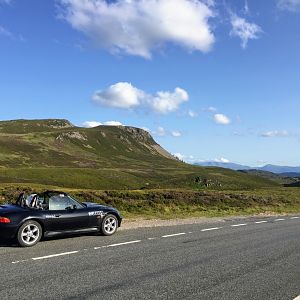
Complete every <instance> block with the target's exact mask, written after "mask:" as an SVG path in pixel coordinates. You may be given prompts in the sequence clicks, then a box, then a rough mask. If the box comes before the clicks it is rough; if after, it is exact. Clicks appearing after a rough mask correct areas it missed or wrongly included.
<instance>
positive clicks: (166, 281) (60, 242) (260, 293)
mask: <svg viewBox="0 0 300 300" xmlns="http://www.w3.org/2000/svg"><path fill="white" fill-rule="evenodd" d="M0 268H1V269H0V270H1V272H0V298H1V299H3V300H4V299H230V300H234V299H259V300H262V299H263V300H268V299H272V300H276V299H280V300H285V299H287V300H293V299H295V298H296V297H297V296H299V295H300V216H285V217H280V218H279V217H277V218H276V217H271V218H262V219H257V218H249V219H242V220H238V219H235V220H227V221H223V222H218V223H215V224H211V223H210V224H194V225H180V226H172V227H159V228H152V229H151V228H146V229H136V230H124V231H119V232H118V233H117V234H116V235H114V236H112V237H102V236H97V235H93V234H90V235H82V236H79V237H78V236H77V237H65V238H60V239H54V238H52V239H48V240H46V241H43V242H40V243H39V244H38V245H37V246H35V247H33V248H19V247H16V246H13V245H7V244H6V243H5V242H4V241H2V242H1V244H0Z"/></svg>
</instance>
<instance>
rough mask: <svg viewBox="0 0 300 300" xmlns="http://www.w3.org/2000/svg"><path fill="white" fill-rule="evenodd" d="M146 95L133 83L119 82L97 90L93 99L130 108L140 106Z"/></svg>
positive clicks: (113, 105)
mask: <svg viewBox="0 0 300 300" xmlns="http://www.w3.org/2000/svg"><path fill="white" fill-rule="evenodd" d="M144 97H145V95H144V93H143V91H140V90H139V89H137V88H135V87H134V86H132V85H131V83H128V82H119V83H116V84H114V85H111V86H110V87H109V88H108V89H106V90H104V91H96V92H95V93H94V95H93V98H92V99H93V101H94V102H95V103H97V104H101V105H103V106H110V107H117V108H127V109H128V108H132V107H135V106H139V105H140V101H141V100H142V99H143V98H144Z"/></svg>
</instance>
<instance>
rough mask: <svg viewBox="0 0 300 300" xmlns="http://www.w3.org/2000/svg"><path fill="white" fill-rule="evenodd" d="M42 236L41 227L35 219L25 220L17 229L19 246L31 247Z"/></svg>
mask: <svg viewBox="0 0 300 300" xmlns="http://www.w3.org/2000/svg"><path fill="white" fill-rule="evenodd" d="M41 237H42V227H41V225H40V224H39V223H38V222H36V221H27V222H25V223H24V224H23V225H22V226H21V227H20V229H19V231H18V235H17V240H18V243H19V245H20V246H21V247H32V246H34V245H36V244H37V243H38V242H39V241H40V239H41Z"/></svg>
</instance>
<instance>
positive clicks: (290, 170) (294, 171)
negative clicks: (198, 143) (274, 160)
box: [196, 161, 300, 177]
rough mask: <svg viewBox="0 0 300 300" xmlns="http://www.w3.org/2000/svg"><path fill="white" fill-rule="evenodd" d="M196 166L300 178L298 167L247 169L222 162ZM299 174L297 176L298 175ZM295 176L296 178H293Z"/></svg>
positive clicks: (299, 168)
mask: <svg viewBox="0 0 300 300" xmlns="http://www.w3.org/2000/svg"><path fill="white" fill-rule="evenodd" d="M196 165H198V166H205V167H220V168H225V169H231V170H259V171H266V172H271V173H275V174H282V173H286V175H285V176H286V177H298V176H300V167H288V166H276V165H265V166H263V167H255V168H254V167H249V166H245V165H240V164H235V163H222V162H214V161H209V162H200V163H196ZM298 173H299V174H298ZM289 174H291V175H292V176H289ZM295 174H297V175H296V176H294V175H295Z"/></svg>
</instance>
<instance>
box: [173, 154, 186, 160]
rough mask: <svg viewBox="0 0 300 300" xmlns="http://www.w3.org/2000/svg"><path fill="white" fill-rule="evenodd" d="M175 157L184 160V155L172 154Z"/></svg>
mask: <svg viewBox="0 0 300 300" xmlns="http://www.w3.org/2000/svg"><path fill="white" fill-rule="evenodd" d="M173 155H174V156H175V157H177V158H178V159H180V160H184V159H185V155H183V154H181V153H174V154H173Z"/></svg>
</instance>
